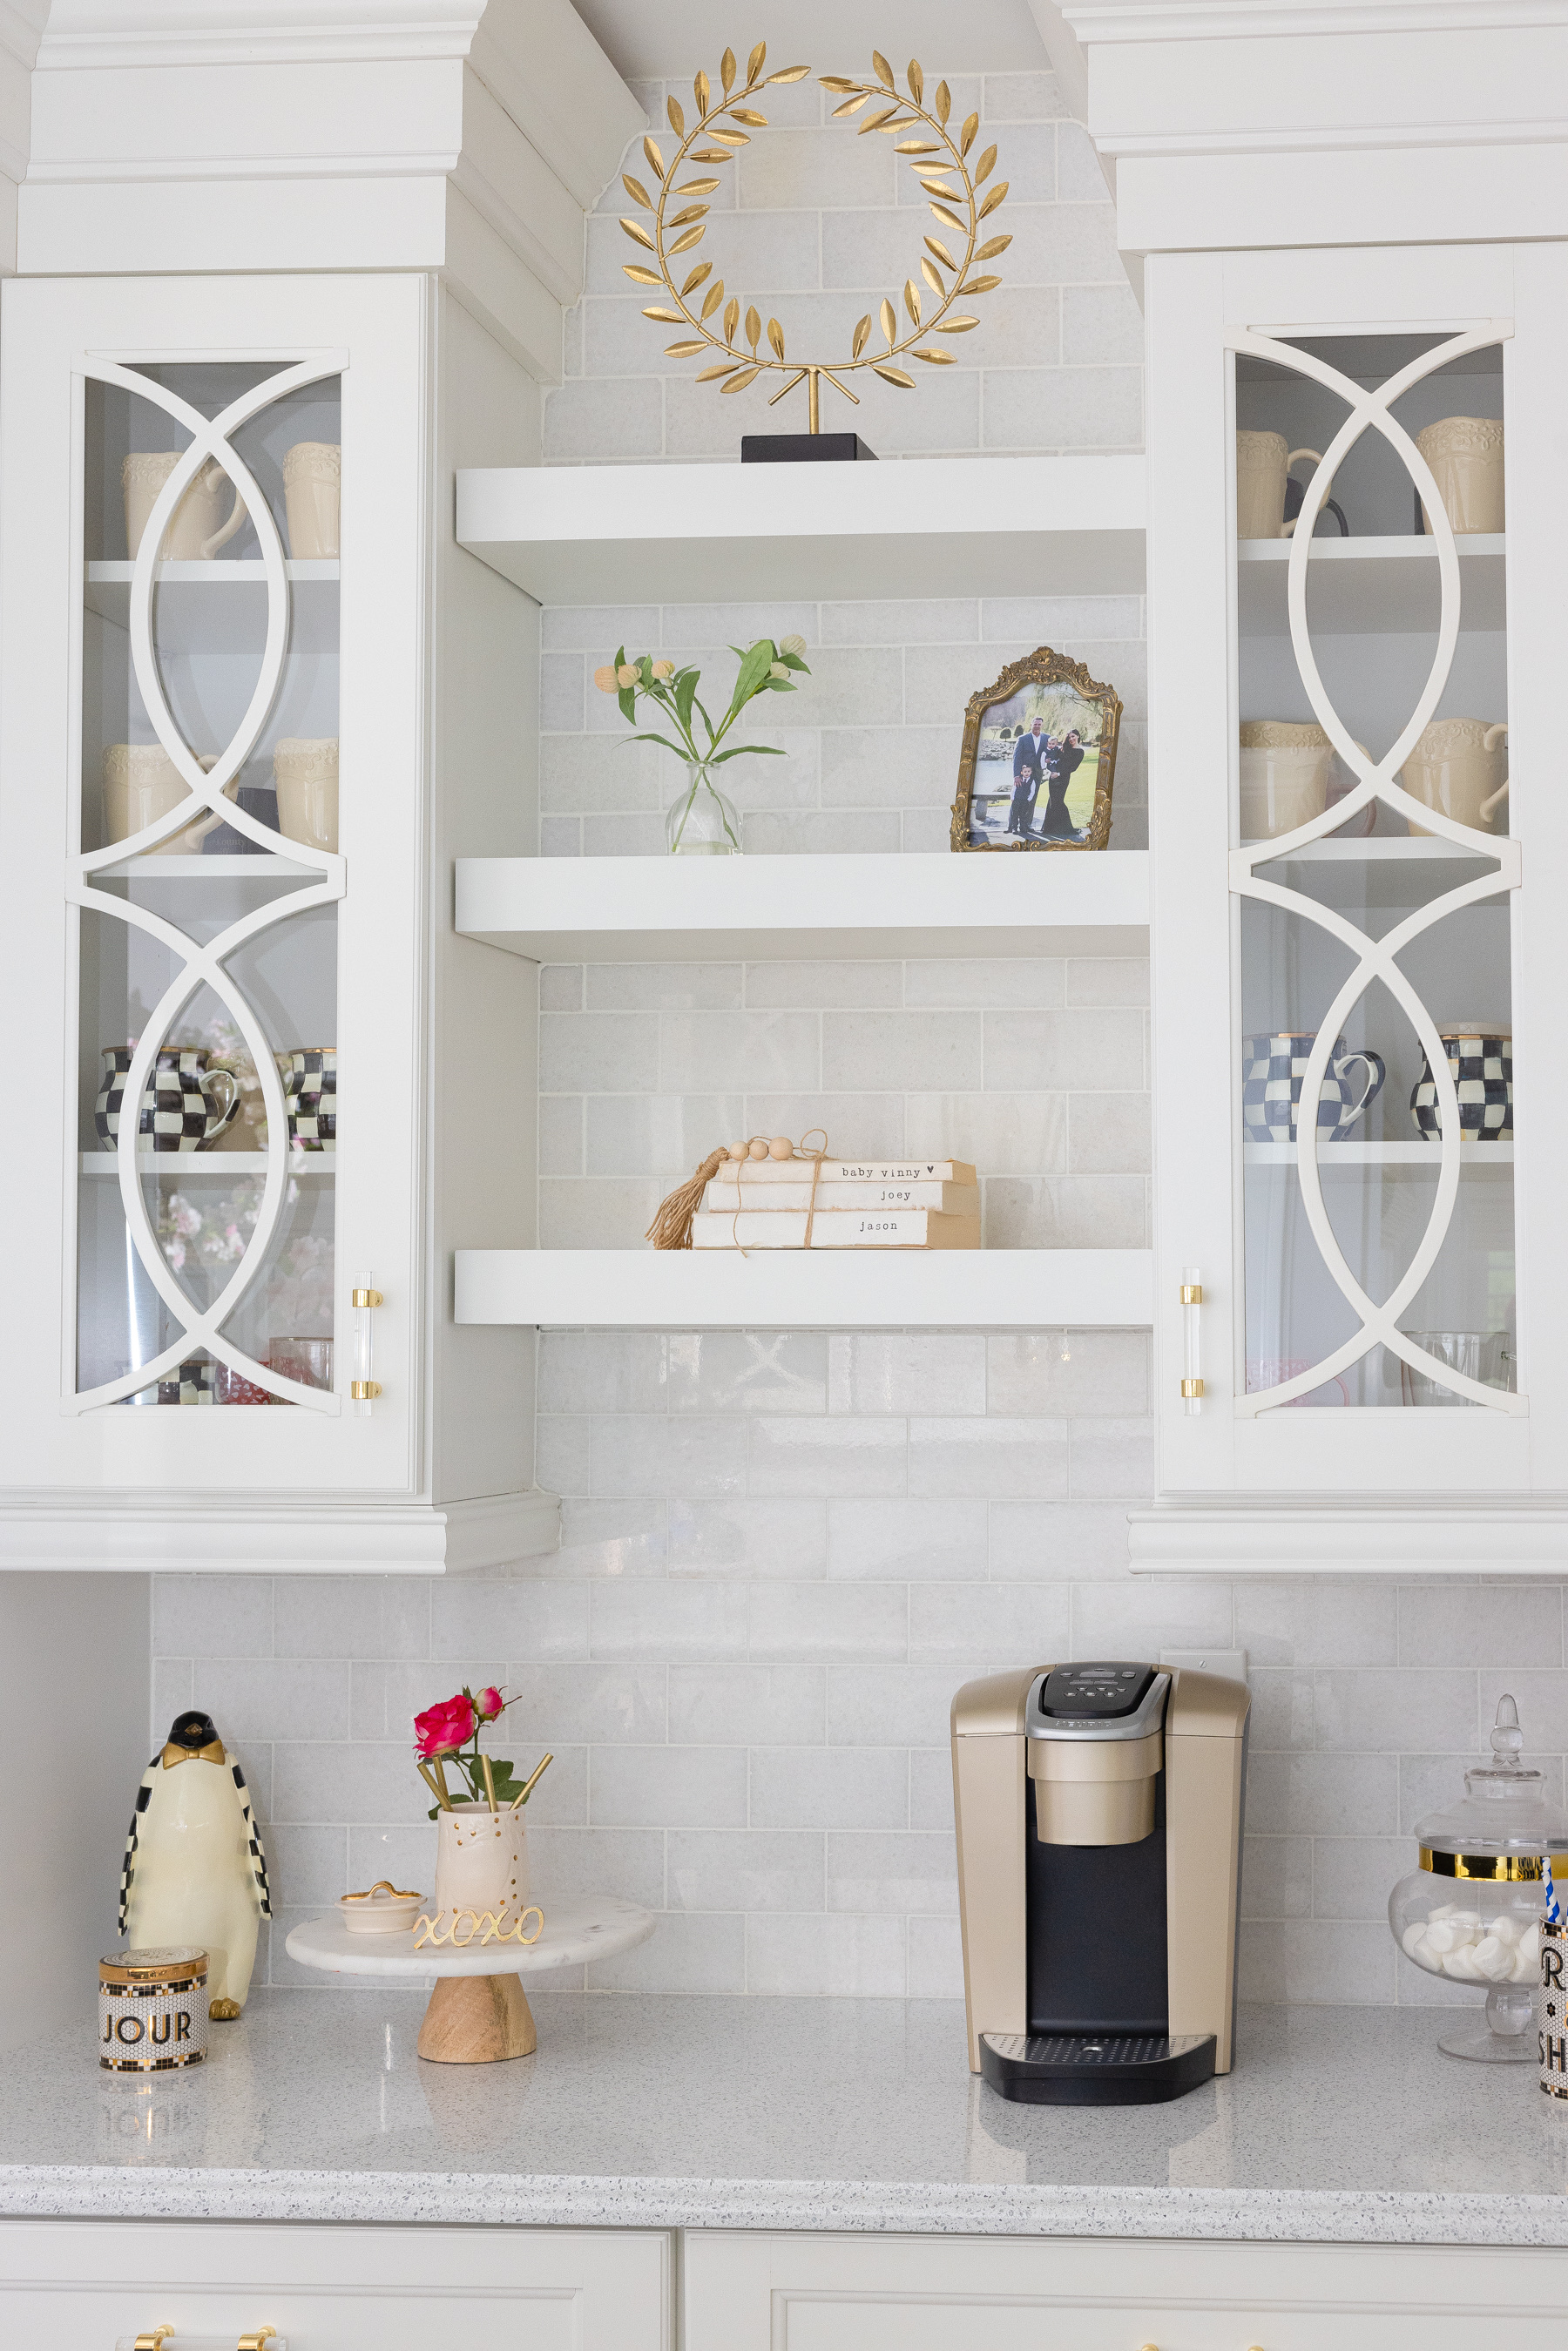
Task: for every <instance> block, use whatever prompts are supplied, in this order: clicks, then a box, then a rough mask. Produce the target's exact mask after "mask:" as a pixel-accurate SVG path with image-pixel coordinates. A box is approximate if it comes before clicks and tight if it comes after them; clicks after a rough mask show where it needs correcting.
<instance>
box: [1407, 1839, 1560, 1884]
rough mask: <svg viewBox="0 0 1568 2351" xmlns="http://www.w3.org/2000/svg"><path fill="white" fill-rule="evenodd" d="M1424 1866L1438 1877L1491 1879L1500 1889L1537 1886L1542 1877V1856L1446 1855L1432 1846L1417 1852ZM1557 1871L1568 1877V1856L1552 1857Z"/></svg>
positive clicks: (1522, 1854)
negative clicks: (1499, 1885)
mask: <svg viewBox="0 0 1568 2351" xmlns="http://www.w3.org/2000/svg"><path fill="white" fill-rule="evenodd" d="M1417 1850H1418V1852H1419V1854H1420V1856H1421V1866H1422V1868H1423V1869H1429V1870H1430V1871H1431V1873H1432V1875H1433V1876H1434V1877H1474V1878H1488V1879H1490V1880H1491V1882H1492V1883H1493V1884H1494V1885H1496V1884H1499V1883H1504V1882H1507V1883H1511V1884H1513V1885H1516V1886H1530V1885H1533V1884H1534V1883H1535V1882H1536V1881H1537V1879H1539V1877H1540V1876H1541V1858H1542V1857H1541V1855H1540V1854H1538V1853H1443V1852H1440V1851H1434V1849H1433V1848H1432V1846H1431V1845H1429V1844H1424V1845H1421V1846H1419V1847H1418V1848H1417ZM1547 1858H1548V1859H1549V1860H1550V1862H1551V1864H1552V1868H1553V1870H1554V1871H1558V1872H1561V1873H1563V1874H1564V1875H1568V1853H1553V1854H1550V1855H1548V1856H1547Z"/></svg>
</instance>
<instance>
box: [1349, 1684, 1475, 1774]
mask: <svg viewBox="0 0 1568 2351" xmlns="http://www.w3.org/2000/svg"><path fill="white" fill-rule="evenodd" d="M1316 1721H1317V1738H1316V1744H1317V1745H1318V1746H1319V1747H1321V1748H1338V1749H1342V1750H1355V1751H1359V1752H1362V1753H1384V1754H1386V1753H1389V1752H1394V1753H1403V1752H1405V1751H1406V1750H1410V1749H1414V1748H1416V1747H1417V1746H1419V1747H1424V1748H1426V1749H1427V1750H1432V1751H1437V1750H1445V1749H1447V1750H1450V1751H1452V1752H1455V1753H1458V1754H1463V1755H1473V1754H1474V1753H1475V1751H1476V1746H1477V1740H1478V1735H1479V1726H1478V1723H1477V1719H1476V1677H1475V1673H1474V1671H1473V1670H1471V1671H1470V1672H1469V1673H1464V1672H1460V1671H1458V1669H1454V1670H1450V1671H1447V1672H1442V1671H1438V1670H1436V1669H1432V1670H1428V1671H1422V1672H1411V1673H1398V1674H1383V1673H1373V1672H1353V1671H1349V1670H1345V1669H1334V1668H1326V1669H1324V1670H1322V1671H1321V1672H1320V1673H1319V1674H1318V1676H1317V1689H1316Z"/></svg>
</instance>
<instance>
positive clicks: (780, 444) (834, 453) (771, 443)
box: [740, 433, 876, 465]
mask: <svg viewBox="0 0 1568 2351" xmlns="http://www.w3.org/2000/svg"><path fill="white" fill-rule="evenodd" d="M857 457H858V458H859V459H860V460H861V462H862V465H863V464H864V462H865V460H866V459H867V458H868V457H869V458H871V459H872V460H873V463H874V462H875V458H876V451H875V450H874V449H868V448H867V447H866V445H865V443H864V442H863V441H862V439H861V436H860V434H858V433H743V434H741V436H740V462H741V464H742V465H823V464H830V465H831V464H835V463H836V464H839V465H842V464H843V463H844V462H845V461H846V460H852V459H854V458H857Z"/></svg>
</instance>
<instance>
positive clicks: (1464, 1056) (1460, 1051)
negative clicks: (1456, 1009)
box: [1410, 1020, 1513, 1143]
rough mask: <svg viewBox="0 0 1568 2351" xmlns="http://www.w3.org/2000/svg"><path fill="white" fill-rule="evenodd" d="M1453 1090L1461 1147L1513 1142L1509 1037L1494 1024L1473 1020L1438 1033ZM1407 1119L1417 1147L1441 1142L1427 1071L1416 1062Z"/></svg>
mask: <svg viewBox="0 0 1568 2351" xmlns="http://www.w3.org/2000/svg"><path fill="white" fill-rule="evenodd" d="M1439 1034H1440V1035H1441V1037H1442V1040H1443V1051H1444V1053H1445V1054H1446V1055H1447V1057H1448V1071H1449V1074H1450V1076H1451V1077H1452V1078H1453V1081H1454V1090H1455V1092H1457V1093H1458V1097H1459V1140H1460V1142H1461V1143H1511V1142H1512V1141H1513V1032H1512V1030H1511V1029H1504V1028H1501V1027H1500V1025H1499V1024H1498V1022H1497V1021H1495V1020H1477V1021H1470V1022H1467V1023H1466V1024H1464V1025H1463V1026H1462V1027H1458V1028H1454V1029H1442V1030H1440V1031H1439ZM1410 1115H1411V1117H1412V1118H1413V1119H1414V1120H1415V1122H1416V1133H1417V1134H1419V1136H1420V1137H1421V1140H1422V1142H1423V1143H1438V1142H1440V1141H1441V1140H1442V1134H1443V1121H1442V1115H1441V1113H1440V1112H1439V1111H1438V1108H1437V1081H1436V1080H1435V1079H1434V1078H1433V1075H1432V1065H1431V1063H1430V1062H1429V1061H1427V1056H1426V1054H1425V1053H1423V1054H1422V1056H1421V1074H1420V1076H1419V1077H1418V1078H1417V1079H1416V1084H1415V1087H1414V1089H1413V1091H1412V1092H1411V1096H1410Z"/></svg>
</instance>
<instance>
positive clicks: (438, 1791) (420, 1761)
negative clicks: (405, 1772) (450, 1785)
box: [413, 1755, 452, 1813]
mask: <svg viewBox="0 0 1568 2351" xmlns="http://www.w3.org/2000/svg"><path fill="white" fill-rule="evenodd" d="M413 1761H414V1769H415V1771H417V1772H418V1773H419V1776H420V1778H421V1779H422V1780H423V1782H424V1784H425V1786H426V1787H427V1788H428V1789H429V1790H430V1792H431V1794H432V1795H433V1796H434V1799H435V1801H436V1802H437V1804H438V1805H439V1806H440V1808H441V1810H442V1811H443V1812H444V1813H449V1812H450V1811H451V1810H452V1806H451V1804H450V1803H449V1802H447V1797H446V1790H445V1787H444V1785H438V1784H437V1782H436V1778H435V1773H434V1771H432V1770H431V1768H430V1766H429V1764H428V1763H427V1762H426V1761H425V1760H424V1758H423V1755H416V1756H415V1757H414V1759H413Z"/></svg>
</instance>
